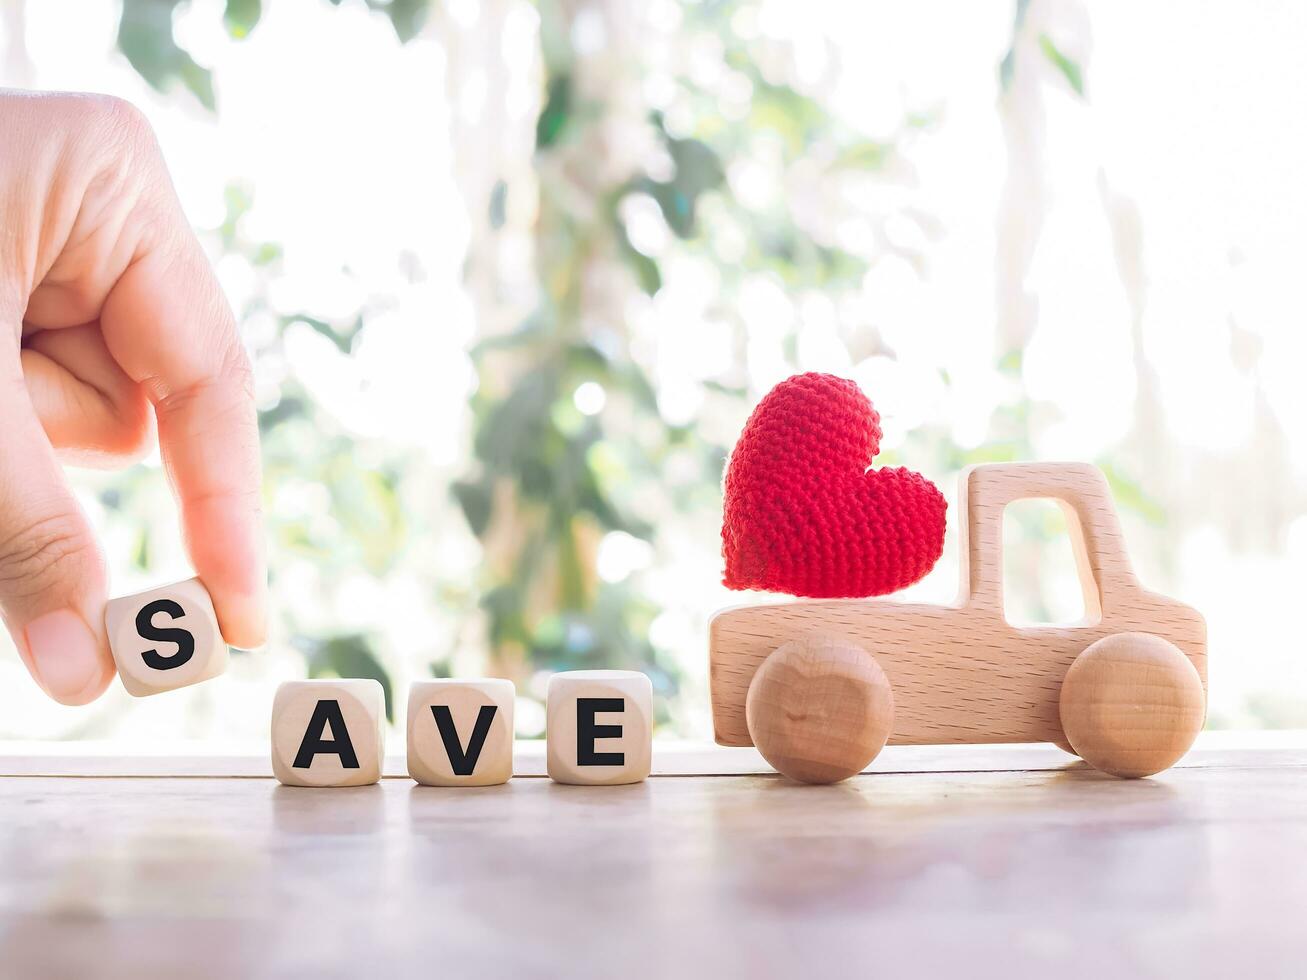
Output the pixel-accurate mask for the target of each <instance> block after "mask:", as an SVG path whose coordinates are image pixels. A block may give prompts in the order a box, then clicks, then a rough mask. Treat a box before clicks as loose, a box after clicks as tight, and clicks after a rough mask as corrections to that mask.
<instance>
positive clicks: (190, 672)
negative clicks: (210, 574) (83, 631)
mask: <svg viewBox="0 0 1307 980" xmlns="http://www.w3.org/2000/svg"><path fill="white" fill-rule="evenodd" d="M104 626H105V632H106V633H108V635H109V649H110V650H111V651H112V653H113V659H114V662H115V663H116V664H117V665H118V676H119V677H120V678H122V682H123V687H125V688H126V689H127V693H128V694H131V695H132V696H133V697H138V698H143V697H146V696H147V695H150V694H159V693H161V692H163V691H171V690H174V689H176V688H179V687H186V686H187V685H189V684H198V683H199V682H200V681H207V680H209V679H210V678H212V677H217V676H218V675H219V674H221V673H222V672H223V671H225V670H226V669H227V644H226V643H225V642H223V639H222V633H221V632H219V630H218V617H217V615H216V614H215V613H214V611H213V600H212V599H210V598H209V592H208V590H207V589H206V588H205V587H204V585H203V584H202V583H201V582H200V580H199V579H197V578H192V579H187V580H186V581H185V582H178V583H176V584H175V585H165V586H164V587H163V588H159V589H151V590H149V591H148V592H138V593H137V594H136V595H129V596H123V597H122V598H121V599H111V600H109V603H108V605H106V607H105V612H104Z"/></svg>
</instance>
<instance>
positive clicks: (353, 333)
mask: <svg viewBox="0 0 1307 980" xmlns="http://www.w3.org/2000/svg"><path fill="white" fill-rule="evenodd" d="M292 323H304V324H307V325H308V326H310V327H312V328H313V332H314V333H318V334H321V335H322V336H324V337H326V338H327V339H328V340H330V341H331V342H332V343H333V344H335V345H336V349H337V350H339V351H340V352H341V353H342V354H350V353H352V352H353V350H354V344H355V342H356V341H357V340H358V337H359V334H360V333H362V331H363V316H362V315H361V314H360V315H359V316H358V318H357V319H355V321H354V322H353V323H352V324H350V325H349V326H348V327H345V328H343V329H342V328H339V327H337V326H335V325H334V324H331V323H328V322H327V321H326V320H319V319H318V318H317V317H313V316H307V315H305V314H302V313H301V314H299V315H298V316H287V317H282V325H283V326H289V325H290V324H292Z"/></svg>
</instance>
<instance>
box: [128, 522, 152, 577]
mask: <svg viewBox="0 0 1307 980" xmlns="http://www.w3.org/2000/svg"><path fill="white" fill-rule="evenodd" d="M132 564H133V565H135V566H136V567H137V568H139V569H140V570H141V571H146V570H147V569H148V568H149V567H150V531H149V528H146V527H142V528H141V530H140V533H139V534H137V536H136V547H135V548H134V549H132Z"/></svg>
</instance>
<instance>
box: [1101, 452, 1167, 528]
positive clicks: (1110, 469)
mask: <svg viewBox="0 0 1307 980" xmlns="http://www.w3.org/2000/svg"><path fill="white" fill-rule="evenodd" d="M1098 468H1099V469H1101V470H1102V471H1103V475H1104V476H1105V477H1107V485H1108V486H1109V487H1111V488H1112V496H1113V497H1115V498H1116V502H1117V504H1118V505H1119V506H1120V507H1123V508H1127V509H1129V510H1132V511H1134V512H1135V513H1136V514H1138V515H1139V516H1140V517H1142V518H1143V519H1144V520H1145V521H1147V522H1148V523H1149V524H1152V525H1154V526H1161V525H1163V524H1165V523H1166V508H1165V507H1163V506H1162V504H1161V502H1160V501H1158V499H1157V498H1156V497H1154V496H1153V495H1152V494H1150V493H1149V492H1148V491H1147V490H1146V489H1145V488H1144V487H1143V485H1142V484H1140V483H1139V482H1138V481H1137V480H1134V479H1132V478H1131V477H1130V476H1128V475H1127V474H1125V473H1123V472H1122V471H1121V470H1119V469H1118V468H1117V467H1115V466H1113V465H1112V464H1111V463H1108V462H1105V461H1100V462H1099V464H1098Z"/></svg>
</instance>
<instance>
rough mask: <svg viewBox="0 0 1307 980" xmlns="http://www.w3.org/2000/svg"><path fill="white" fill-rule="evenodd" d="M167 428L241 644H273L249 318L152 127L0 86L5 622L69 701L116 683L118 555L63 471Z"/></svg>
mask: <svg viewBox="0 0 1307 980" xmlns="http://www.w3.org/2000/svg"><path fill="white" fill-rule="evenodd" d="M156 428H157V434H158V438H159V442H160V445H161V448H162V455H163V460H164V464H165V466H166V468H167V471H168V475H169V478H170V480H171V482H172V485H173V488H174V490H175V492H176V494H177V497H178V500H179V503H180V507H181V515H182V523H183V529H184V535H185V540H186V546H187V550H188V552H189V554H190V558H191V561H192V563H193V564H194V566H195V571H196V572H197V574H198V575H199V577H200V579H201V580H202V581H203V582H204V584H205V586H206V587H207V588H208V590H209V592H210V594H211V595H212V596H213V603H214V607H215V609H216V611H217V613H218V621H219V624H220V626H221V628H222V634H223V637H224V638H225V639H226V640H227V641H228V642H229V643H232V644H234V645H236V646H244V647H249V646H258V645H259V644H261V643H262V642H263V640H264V632H265V628H266V626H265V619H266V612H265V607H266V582H265V571H264V556H263V534H262V515H261V509H260V464H259V436H258V427H257V421H256V416H255V409H254V397H253V391H252V385H251V375H250V366H249V361H248V359H247V358H246V356H245V352H244V350H243V349H242V347H241V344H240V339H239V337H238V335H237V332H236V325H235V320H234V318H233V316H232V312H231V309H230V307H229V306H228V304H227V301H226V299H225V298H224V296H223V294H222V290H221V288H220V287H219V285H218V282H217V279H216V278H215V276H214V273H213V270H212V269H211V268H210V266H209V263H208V261H207V259H206V258H205V256H204V253H203V251H202V250H201V248H200V244H199V242H198V241H197V240H196V238H195V235H194V234H193V233H192V231H191V229H190V227H189V226H188V225H187V223H186V219H185V217H184V216H183V214H182V210H181V206H180V204H179V203H178V200H177V196H176V193H175V192H174V190H173V187H172V183H171V181H170V180H169V177H168V173H167V170H166V168H165V166H164V162H163V158H162V156H161V154H160V152H159V148H158V145H157V144H156V142H155V140H154V136H153V134H152V132H151V130H150V127H149V124H148V123H147V122H146V121H145V119H144V117H143V116H142V115H141V114H140V113H139V112H138V111H137V110H136V109H134V108H132V107H131V106H130V105H128V104H127V103H125V102H122V101H120V100H117V99H112V98H109V97H106V96H95V95H65V94H38V93H27V92H14V91H6V90H3V89H0V432H3V439H2V440H0V613H2V614H3V617H4V620H5V624H6V625H7V626H8V628H9V632H10V634H11V635H12V636H13V638H14V642H15V644H16V645H17V647H18V649H19V651H20V653H21V654H22V657H23V660H24V662H25V663H26V664H27V667H28V669H29V670H30V671H31V672H32V676H33V677H34V678H36V680H37V682H38V683H39V684H40V685H41V686H42V687H43V688H44V689H45V691H46V692H47V693H48V694H49V695H50V696H51V697H53V698H55V699H56V700H58V701H62V702H63V703H65V704H85V703H86V702H88V701H91V700H93V699H94V698H96V697H98V696H99V695H100V693H101V692H103V691H104V689H105V687H106V686H107V685H108V683H109V681H110V680H111V679H112V677H113V673H114V667H113V660H112V658H111V656H110V654H109V647H108V643H107V640H106V637H105V630H104V605H105V599H106V575H105V567H104V561H103V558H102V557H101V554H100V550H99V546H98V543H97V542H96V540H95V536H94V534H93V533H92V531H91V528H90V526H89V525H88V524H87V521H86V518H85V515H83V513H82V512H81V509H80V508H79V507H78V505H77V502H76V500H75V499H74V498H73V495H72V494H71V493H70V491H69V489H68V486H67V484H66V483H65V482H64V476H63V471H62V469H61V466H60V462H61V461H64V462H74V463H81V464H92V465H108V466H121V465H125V464H126V463H127V462H130V461H131V460H133V459H136V458H139V457H140V456H141V455H143V454H144V453H146V452H147V451H148V450H149V448H150V447H151V445H152V441H153V439H154V436H155V431H156Z"/></svg>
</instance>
